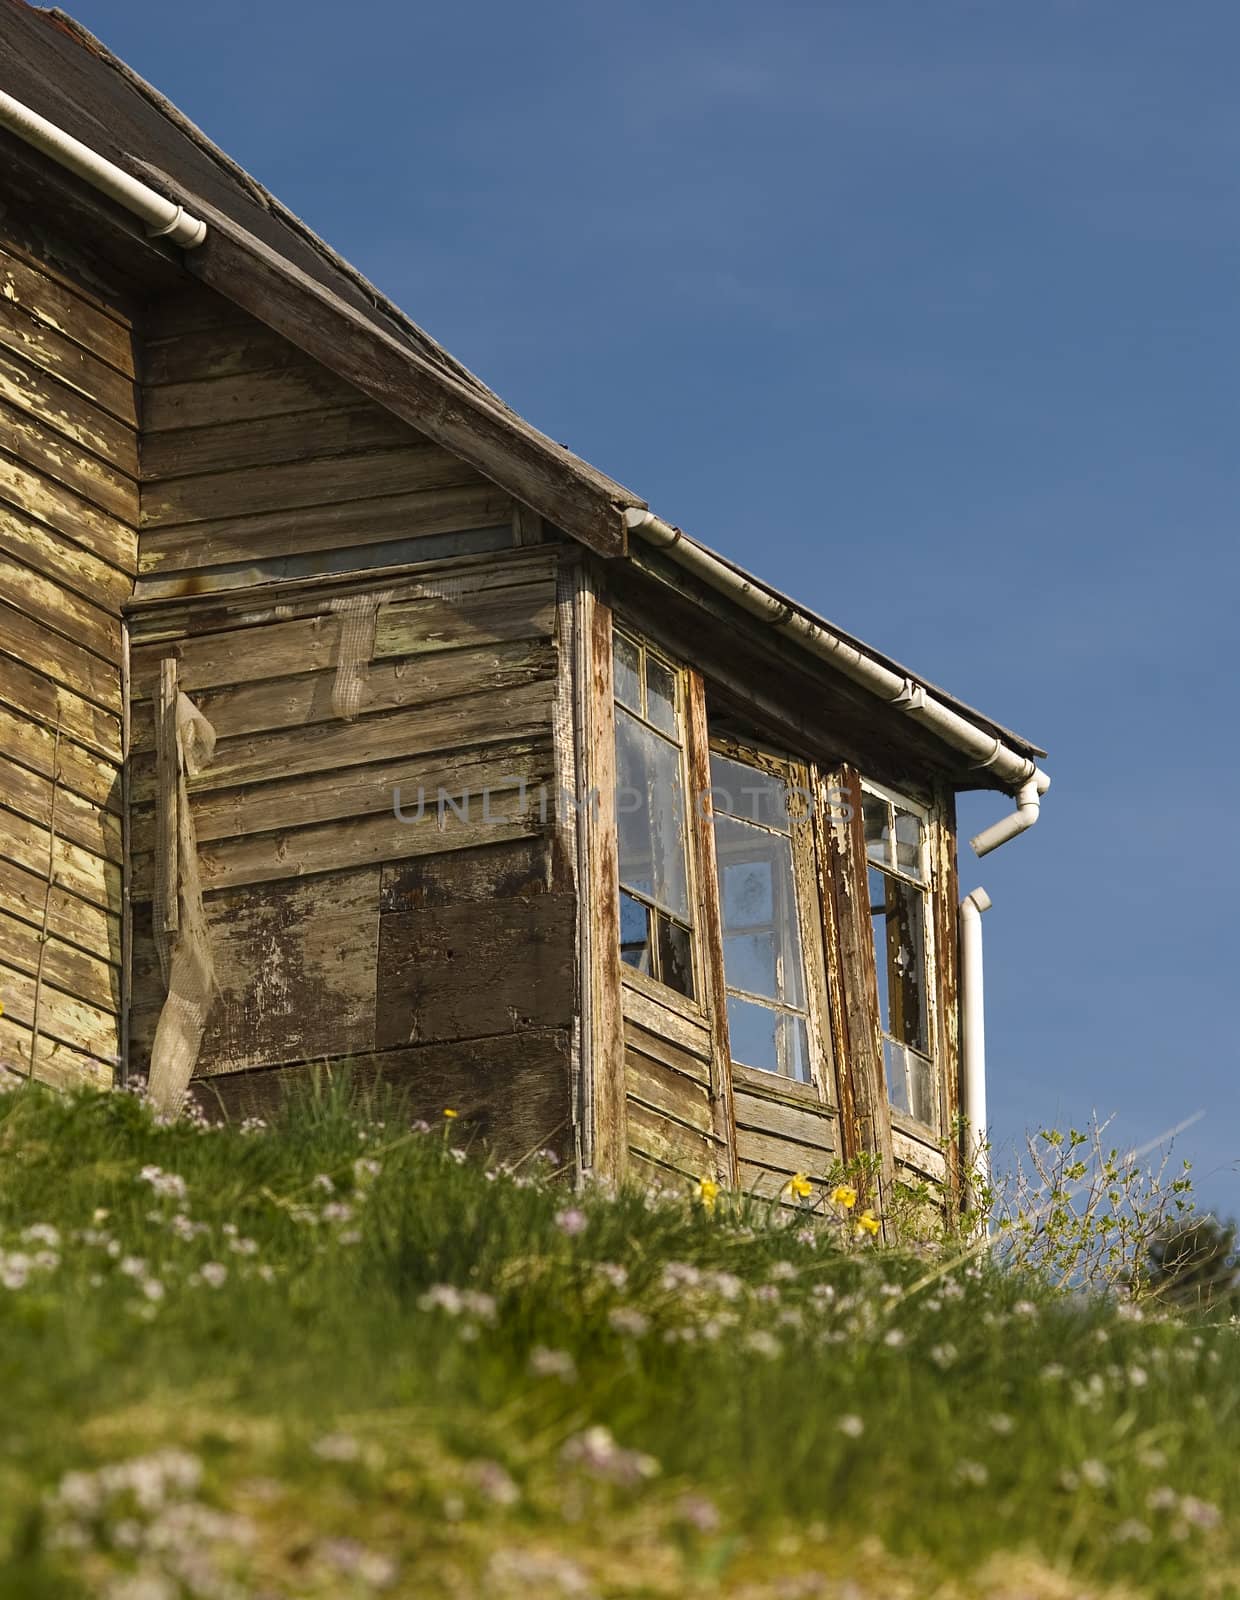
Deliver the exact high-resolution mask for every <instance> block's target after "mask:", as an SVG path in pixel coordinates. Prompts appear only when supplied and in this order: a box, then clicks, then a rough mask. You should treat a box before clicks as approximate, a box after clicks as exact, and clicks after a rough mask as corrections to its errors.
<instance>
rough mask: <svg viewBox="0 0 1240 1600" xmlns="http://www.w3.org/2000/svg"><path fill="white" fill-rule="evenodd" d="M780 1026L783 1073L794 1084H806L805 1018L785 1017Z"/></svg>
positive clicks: (807, 1062)
mask: <svg viewBox="0 0 1240 1600" xmlns="http://www.w3.org/2000/svg"><path fill="white" fill-rule="evenodd" d="M782 1025H783V1031H784V1036H783V1046H784V1072H785V1074H786V1075H787V1076H788V1077H789V1078H791V1079H793V1081H794V1082H796V1083H808V1082H809V1081H810V1071H809V1034H808V1033H807V1032H806V1029H805V1018H804V1017H793V1016H787V1015H786V1016H785V1017H784V1018H783V1024H782Z"/></svg>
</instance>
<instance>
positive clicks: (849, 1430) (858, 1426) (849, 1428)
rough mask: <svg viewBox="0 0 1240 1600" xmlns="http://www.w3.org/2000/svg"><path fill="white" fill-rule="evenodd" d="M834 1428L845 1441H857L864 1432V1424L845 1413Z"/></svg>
mask: <svg viewBox="0 0 1240 1600" xmlns="http://www.w3.org/2000/svg"><path fill="white" fill-rule="evenodd" d="M835 1426H836V1427H837V1428H838V1429H839V1430H840V1432H841V1433H842V1434H843V1435H844V1437H845V1438H846V1439H859V1438H860V1437H861V1435H862V1434H863V1433H864V1432H865V1423H864V1422H862V1420H861V1418H860V1417H858V1416H855V1415H853V1413H852V1412H845V1414H844V1415H843V1416H842V1417H840V1418H838V1419H837V1421H836V1424H835Z"/></svg>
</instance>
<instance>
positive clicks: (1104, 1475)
mask: <svg viewBox="0 0 1240 1600" xmlns="http://www.w3.org/2000/svg"><path fill="white" fill-rule="evenodd" d="M1110 1481H1111V1474H1110V1473H1109V1472H1108V1471H1107V1469H1106V1468H1105V1467H1104V1466H1103V1464H1102V1462H1101V1461H1094V1460H1089V1461H1082V1462H1081V1482H1082V1483H1087V1484H1088V1485H1089V1487H1090V1488H1091V1489H1105V1488H1106V1486H1107V1484H1108V1483H1110Z"/></svg>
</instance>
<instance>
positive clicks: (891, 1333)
mask: <svg viewBox="0 0 1240 1600" xmlns="http://www.w3.org/2000/svg"><path fill="white" fill-rule="evenodd" d="M883 1343H884V1344H885V1345H889V1346H890V1347H891V1349H893V1350H898V1349H899V1348H900V1346H901V1345H902V1344H903V1343H904V1330H903V1329H902V1328H888V1329H887V1332H886V1333H885V1334H884V1335H883Z"/></svg>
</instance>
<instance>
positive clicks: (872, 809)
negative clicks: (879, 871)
mask: <svg viewBox="0 0 1240 1600" xmlns="http://www.w3.org/2000/svg"><path fill="white" fill-rule="evenodd" d="M861 815H862V817H863V818H864V820H865V853H866V855H868V856H869V858H870V860H871V861H881V862H882V863H883V865H884V866H889V865H890V864H891V856H890V852H889V849H888V840H889V839H890V837H891V807H890V806H889V805H888V804H887V802H886V801H885V800H883V799H881V798H880V797H879V796H878V795H876V794H870V793H868V792H867V791H866V790H864V789H863V790H862V792H861Z"/></svg>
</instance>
